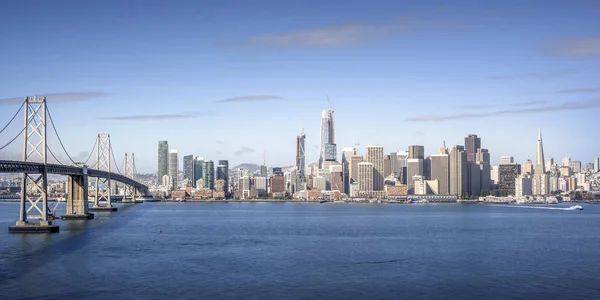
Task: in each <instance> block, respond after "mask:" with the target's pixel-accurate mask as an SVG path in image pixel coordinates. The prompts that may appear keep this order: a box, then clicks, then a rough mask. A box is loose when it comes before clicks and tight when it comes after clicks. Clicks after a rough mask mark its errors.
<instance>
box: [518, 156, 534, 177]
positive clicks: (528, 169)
mask: <svg viewBox="0 0 600 300" xmlns="http://www.w3.org/2000/svg"><path fill="white" fill-rule="evenodd" d="M521 172H522V173H521V175H528V174H529V175H533V162H532V161H531V159H528V160H526V161H525V164H523V170H521Z"/></svg>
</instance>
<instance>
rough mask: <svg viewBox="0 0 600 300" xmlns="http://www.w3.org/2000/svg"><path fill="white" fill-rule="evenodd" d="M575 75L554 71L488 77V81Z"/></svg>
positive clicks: (566, 71) (567, 71)
mask: <svg viewBox="0 0 600 300" xmlns="http://www.w3.org/2000/svg"><path fill="white" fill-rule="evenodd" d="M571 73H573V72H572V71H570V70H564V71H554V72H538V73H522V74H513V75H496V76H488V77H487V79H493V80H510V79H552V78H557V77H562V76H566V75H569V74H571Z"/></svg>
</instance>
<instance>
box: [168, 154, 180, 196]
mask: <svg viewBox="0 0 600 300" xmlns="http://www.w3.org/2000/svg"><path fill="white" fill-rule="evenodd" d="M178 177H179V151H177V149H171V150H169V178H171V186H172V187H173V189H177V188H178V186H179V180H178Z"/></svg>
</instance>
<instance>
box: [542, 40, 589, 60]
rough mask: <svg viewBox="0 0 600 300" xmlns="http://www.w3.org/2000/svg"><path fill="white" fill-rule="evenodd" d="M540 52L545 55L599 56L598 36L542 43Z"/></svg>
mask: <svg viewBox="0 0 600 300" xmlns="http://www.w3.org/2000/svg"><path fill="white" fill-rule="evenodd" d="M540 51H541V52H542V53H543V54H546V55H556V56H574V57H594V56H600V36H590V37H580V38H571V39H564V40H558V41H552V42H548V43H544V44H542V45H541V47H540Z"/></svg>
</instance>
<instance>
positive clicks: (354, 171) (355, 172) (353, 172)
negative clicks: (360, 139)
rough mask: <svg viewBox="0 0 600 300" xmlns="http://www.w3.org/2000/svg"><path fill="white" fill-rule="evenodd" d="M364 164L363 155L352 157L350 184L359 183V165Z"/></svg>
mask: <svg viewBox="0 0 600 300" xmlns="http://www.w3.org/2000/svg"><path fill="white" fill-rule="evenodd" d="M361 162H363V157H362V156H361V155H356V154H355V155H352V156H350V166H349V175H350V182H351V183H352V182H357V181H358V164H359V163H361Z"/></svg>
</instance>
